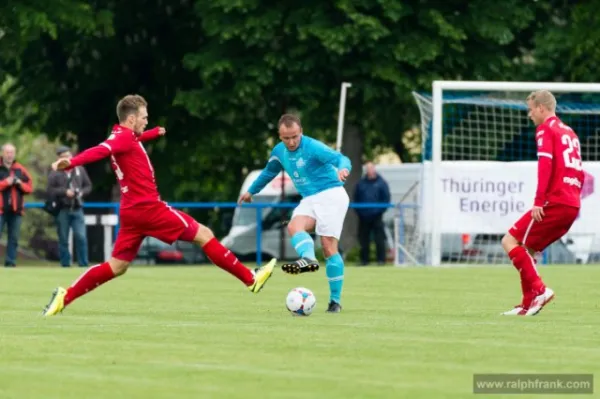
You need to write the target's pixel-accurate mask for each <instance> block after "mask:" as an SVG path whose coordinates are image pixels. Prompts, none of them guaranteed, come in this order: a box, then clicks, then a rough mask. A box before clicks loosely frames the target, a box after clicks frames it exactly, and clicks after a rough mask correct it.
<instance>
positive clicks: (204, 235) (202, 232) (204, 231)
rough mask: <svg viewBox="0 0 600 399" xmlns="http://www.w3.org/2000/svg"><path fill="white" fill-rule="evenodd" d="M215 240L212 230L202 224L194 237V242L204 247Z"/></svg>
mask: <svg viewBox="0 0 600 399" xmlns="http://www.w3.org/2000/svg"><path fill="white" fill-rule="evenodd" d="M213 238H215V234H214V233H213V232H212V230H211V229H209V228H208V227H206V226H205V225H203V224H201V225H200V227H198V231H197V232H196V237H194V242H196V243H198V244H200V245H204V244H206V243H207V242H209V241H210V240H212V239H213Z"/></svg>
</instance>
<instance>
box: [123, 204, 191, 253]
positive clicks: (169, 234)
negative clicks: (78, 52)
mask: <svg viewBox="0 0 600 399" xmlns="http://www.w3.org/2000/svg"><path fill="white" fill-rule="evenodd" d="M119 217H120V219H121V220H120V227H119V233H118V234H117V240H116V241H115V246H114V248H113V252H112V256H113V257H114V258H117V259H120V260H126V261H128V262H131V261H133V260H134V259H135V258H136V256H137V254H138V251H139V249H140V245H141V244H142V241H143V240H144V238H146V237H147V236H151V237H154V238H157V239H159V240H161V241H164V242H166V243H167V244H172V243H174V242H175V241H177V240H182V241H193V240H194V237H195V236H196V233H197V232H198V227H199V226H200V225H199V224H198V222H196V220H194V218H192V217H191V216H190V215H188V214H187V213H185V212H181V211H178V210H177V209H173V208H171V207H170V206H169V205H167V203H165V202H151V203H147V204H140V205H136V206H135V207H132V208H129V209H123V210H121V212H119Z"/></svg>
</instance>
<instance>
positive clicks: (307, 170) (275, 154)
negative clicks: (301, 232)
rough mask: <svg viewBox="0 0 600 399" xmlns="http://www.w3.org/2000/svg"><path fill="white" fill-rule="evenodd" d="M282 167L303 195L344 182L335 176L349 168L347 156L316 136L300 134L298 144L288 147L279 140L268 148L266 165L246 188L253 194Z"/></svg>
mask: <svg viewBox="0 0 600 399" xmlns="http://www.w3.org/2000/svg"><path fill="white" fill-rule="evenodd" d="M282 168H283V169H284V170H285V171H286V173H287V174H288V175H289V176H290V178H291V179H292V181H293V182H294V186H296V190H298V193H300V195H301V196H302V197H308V196H309V195H314V194H317V193H320V192H321V191H324V190H327V189H330V188H333V187H338V186H343V185H344V182H342V181H340V179H339V178H338V174H337V172H338V170H342V169H348V171H349V172H350V171H351V170H352V164H351V163H350V159H348V157H346V156H344V155H342V154H340V153H339V152H338V151H334V150H332V149H331V148H329V147H328V146H326V145H325V144H323V143H322V142H320V141H319V140H315V139H313V138H310V137H308V136H304V135H302V138H301V140H300V145H299V146H298V148H296V150H294V151H290V150H288V149H287V148H286V146H285V144H283V143H279V144H277V145H276V146H275V148H273V151H271V157H270V158H269V161H268V162H267V167H266V168H265V169H263V171H262V172H261V174H260V175H259V176H258V178H257V179H256V180H255V181H254V183H252V185H251V186H250V188H249V189H248V192H249V193H250V194H252V195H254V194H256V193H258V192H260V190H262V189H263V188H264V187H265V186H266V185H267V184H268V183H269V182H270V181H271V180H273V179H274V178H275V177H276V176H277V175H278V174H279V173H280V172H281V169H282Z"/></svg>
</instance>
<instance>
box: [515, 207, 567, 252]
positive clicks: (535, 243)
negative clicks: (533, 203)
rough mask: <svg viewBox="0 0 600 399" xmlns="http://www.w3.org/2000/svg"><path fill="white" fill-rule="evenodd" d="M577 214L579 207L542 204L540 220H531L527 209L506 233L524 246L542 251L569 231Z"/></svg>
mask: <svg viewBox="0 0 600 399" xmlns="http://www.w3.org/2000/svg"><path fill="white" fill-rule="evenodd" d="M578 214H579V208H575V207H573V206H568V205H562V204H548V205H546V206H544V218H543V219H542V221H541V222H536V221H535V220H533V218H532V216H531V211H529V212H527V213H525V214H524V215H523V216H522V217H521V219H519V220H518V221H517V222H516V223H515V224H514V225H513V227H511V229H510V230H509V231H508V233H509V234H510V235H511V236H513V237H515V238H516V239H517V240H519V242H520V243H521V244H523V245H524V246H525V247H527V248H529V249H533V250H534V251H536V252H542V251H543V250H544V249H546V247H548V246H549V245H550V244H552V243H553V242H554V241H556V240H558V239H559V238H561V237H562V236H564V235H565V234H566V233H567V232H568V231H569V229H570V228H571V226H572V225H573V222H575V219H577V215H578Z"/></svg>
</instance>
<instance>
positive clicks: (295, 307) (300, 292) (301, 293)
mask: <svg viewBox="0 0 600 399" xmlns="http://www.w3.org/2000/svg"><path fill="white" fill-rule="evenodd" d="M316 304H317V298H315V294H313V293H312V291H311V290H309V289H308V288H304V287H297V288H294V289H293V290H291V291H290V292H289V293H288V295H287V298H286V299H285V306H286V307H287V310H289V311H290V312H291V313H292V315H294V316H310V314H311V313H312V312H313V310H314V309H315V306H316Z"/></svg>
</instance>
